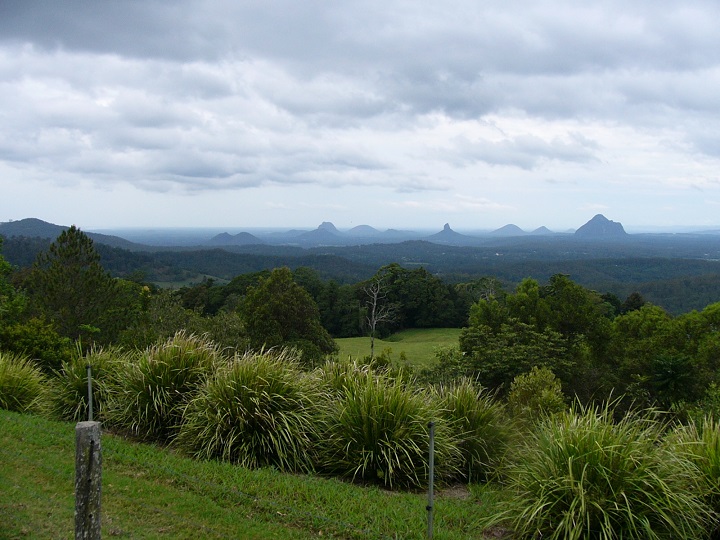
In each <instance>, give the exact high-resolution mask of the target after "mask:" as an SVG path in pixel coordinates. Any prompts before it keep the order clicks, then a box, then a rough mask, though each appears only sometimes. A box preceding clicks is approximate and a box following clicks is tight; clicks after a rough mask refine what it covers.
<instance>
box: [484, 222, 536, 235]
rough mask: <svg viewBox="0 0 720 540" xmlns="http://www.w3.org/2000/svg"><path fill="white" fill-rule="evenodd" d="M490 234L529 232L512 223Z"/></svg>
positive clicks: (520, 233)
mask: <svg viewBox="0 0 720 540" xmlns="http://www.w3.org/2000/svg"><path fill="white" fill-rule="evenodd" d="M490 234H492V235H493V236H525V235H526V234H527V233H526V232H525V231H523V230H522V229H521V228H520V227H518V226H517V225H514V224H512V223H510V224H508V225H505V226H504V227H500V228H499V229H495V230H494V231H493V232H491V233H490Z"/></svg>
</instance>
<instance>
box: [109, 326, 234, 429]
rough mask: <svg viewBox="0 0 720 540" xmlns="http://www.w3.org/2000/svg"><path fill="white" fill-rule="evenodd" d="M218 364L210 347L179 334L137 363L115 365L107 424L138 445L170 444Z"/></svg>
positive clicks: (206, 342) (219, 357)
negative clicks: (136, 440) (151, 442)
mask: <svg viewBox="0 0 720 540" xmlns="http://www.w3.org/2000/svg"><path fill="white" fill-rule="evenodd" d="M222 361H223V357H222V355H221V354H220V351H219V350H218V348H217V347H216V346H215V344H214V343H212V342H211V341H209V340H207V339H205V338H204V337H198V336H195V335H192V334H190V335H188V334H186V333H185V332H182V331H181V332H178V333H177V334H175V335H174V336H173V337H171V338H170V339H168V340H167V341H166V342H164V343H162V344H159V345H156V346H153V347H150V348H148V349H147V350H145V351H144V352H142V353H141V354H140V355H139V357H138V359H137V360H136V361H134V362H125V363H122V364H119V365H118V376H117V382H118V384H117V388H116V389H115V390H114V392H113V395H112V396H111V403H109V404H108V410H107V415H106V416H107V419H108V421H109V422H110V423H111V424H112V425H115V426H117V427H119V428H121V429H127V430H129V431H130V432H131V433H132V434H133V435H135V436H137V437H140V438H142V439H150V440H157V441H160V442H167V441H170V440H172V439H173V438H174V437H175V436H176V435H177V432H178V429H179V428H180V424H181V423H182V419H183V410H184V408H185V406H186V405H187V403H188V402H189V401H190V400H191V399H192V397H193V396H194V395H195V392H196V391H197V390H198V388H199V387H200V385H201V384H203V382H204V381H205V379H206V378H207V377H208V375H210V374H211V373H213V372H214V371H215V370H216V369H217V368H218V366H220V365H221V363H222Z"/></svg>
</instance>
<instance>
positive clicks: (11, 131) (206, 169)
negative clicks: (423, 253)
mask: <svg viewBox="0 0 720 540" xmlns="http://www.w3.org/2000/svg"><path fill="white" fill-rule="evenodd" d="M719 28H720V2H718V1H717V0H708V1H702V0H683V1H677V2H674V1H665V0H648V1H645V0H633V1H632V2H628V1H627V0H622V1H611V0H610V1H602V2H600V1H587V2H578V1H577V0H567V1H562V0H527V1H526V0H517V1H515V0H513V1H509V0H499V1H491V0H485V1H477V0H467V1H465V0H446V1H444V2H437V1H423V0H412V1H406V2H405V1H392V0H383V1H362V2H350V1H327V0H317V1H315V0H302V1H298V0H285V1H271V0H262V1H233V0H205V1H178V0H174V1H169V0H168V1H157V0H137V1H130V0H113V1H97V0H84V1H72V0H65V1H52V2H47V1H34V0H1V1H0V193H1V194H2V195H0V221H8V220H11V219H13V220H15V219H21V218H25V217H37V218H40V219H44V220H46V221H51V222H53V223H58V224H62V225H70V224H76V225H78V226H80V227H81V228H85V229H97V228H103V227H121V226H138V227H176V226H188V227H199V226H208V227H228V228H230V227H240V228H242V227H257V226H263V227H267V226H274V227H300V226H305V227H315V226H317V225H319V224H320V222H322V221H332V222H333V223H334V224H335V225H336V226H337V227H338V228H349V227H352V226H355V225H360V224H368V225H372V226H374V227H376V228H379V229H384V228H389V227H393V228H427V229H438V230H439V229H441V228H442V226H443V224H444V223H446V222H448V223H450V225H451V226H452V227H453V229H456V230H473V229H493V228H498V227H500V226H502V225H505V224H508V223H514V224H517V225H518V226H520V227H522V228H524V229H526V230H532V229H534V228H537V227H539V226H541V225H545V226H547V227H549V228H551V229H553V230H565V229H568V228H577V227H579V226H580V225H582V224H583V223H585V222H586V221H588V220H589V219H590V218H592V217H593V216H594V215H595V214H597V213H602V214H604V215H605V216H606V217H607V218H608V219H611V220H614V221H620V222H622V223H623V225H625V226H626V228H627V229H628V230H629V231H631V232H632V230H634V229H637V230H640V229H643V228H647V227H650V226H663V227H680V226H698V227H705V228H719V227H720V30H718V29H719Z"/></svg>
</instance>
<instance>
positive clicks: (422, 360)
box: [335, 328, 460, 368]
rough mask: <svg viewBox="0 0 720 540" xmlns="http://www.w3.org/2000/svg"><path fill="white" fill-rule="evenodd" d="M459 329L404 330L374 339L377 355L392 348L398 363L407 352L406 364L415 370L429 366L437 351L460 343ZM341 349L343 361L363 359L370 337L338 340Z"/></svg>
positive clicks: (433, 360)
mask: <svg viewBox="0 0 720 540" xmlns="http://www.w3.org/2000/svg"><path fill="white" fill-rule="evenodd" d="M459 337H460V328H423V329H417V328H415V329H412V330H403V331H402V332H398V333H396V334H392V335H391V336H389V337H387V338H386V339H376V340H375V354H380V353H381V352H382V351H383V350H384V349H388V348H389V349H392V358H393V360H395V361H397V360H398V359H399V357H400V353H405V357H406V358H407V363H408V364H409V365H410V366H412V367H415V368H424V367H429V366H431V365H432V364H433V363H434V362H435V350H436V349H437V348H438V347H449V346H453V345H457V344H458V338H459ZM335 341H336V343H337V344H338V346H339V347H340V353H339V357H340V358H347V357H348V356H352V357H353V358H363V357H365V356H368V355H369V354H370V338H369V337H357V338H340V339H336V340H335Z"/></svg>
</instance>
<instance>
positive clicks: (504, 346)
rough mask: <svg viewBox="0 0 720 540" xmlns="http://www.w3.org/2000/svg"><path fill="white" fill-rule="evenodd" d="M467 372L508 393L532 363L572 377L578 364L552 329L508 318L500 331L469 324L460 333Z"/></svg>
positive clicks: (482, 381)
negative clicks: (514, 381) (542, 328)
mask: <svg viewBox="0 0 720 540" xmlns="http://www.w3.org/2000/svg"><path fill="white" fill-rule="evenodd" d="M460 351H461V352H462V353H463V363H464V365H465V370H466V371H465V375H468V376H476V377H477V378H478V380H479V381H480V383H482V384H483V385H486V386H488V387H489V388H493V389H498V390H499V391H500V392H501V393H502V394H506V393H507V392H508V390H509V388H510V384H511V383H512V381H513V379H514V378H515V377H517V376H518V375H520V374H521V373H525V372H527V371H530V369H532V367H533V366H546V367H548V368H550V369H552V370H553V371H554V372H557V373H558V374H559V375H562V376H563V378H564V379H565V380H569V379H570V377H571V374H572V371H573V370H574V368H575V367H576V363H575V361H574V358H573V355H572V351H570V350H569V349H568V347H567V342H566V341H565V340H564V339H563V337H562V336H561V335H560V334H559V333H558V332H556V331H554V330H552V329H549V328H547V329H544V330H542V331H539V330H538V329H537V328H536V327H534V326H532V325H530V324H527V323H524V322H521V321H519V320H517V319H509V320H508V321H507V322H506V323H502V324H501V325H500V328H499V329H498V330H497V331H493V330H492V328H491V327H489V326H485V325H482V326H477V327H472V326H471V327H469V328H466V329H464V330H463V332H462V334H461V335H460Z"/></svg>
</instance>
